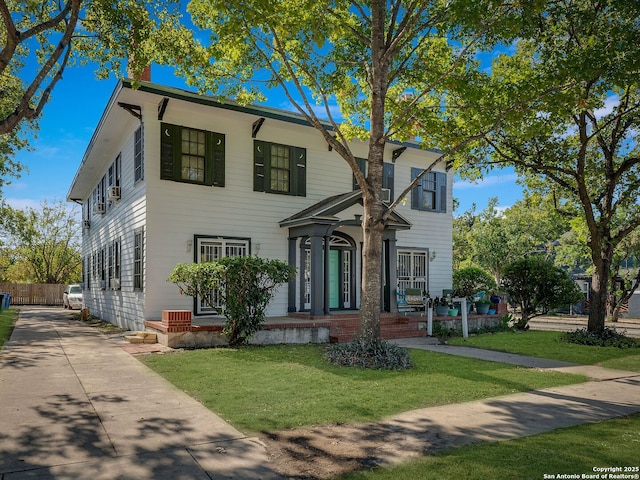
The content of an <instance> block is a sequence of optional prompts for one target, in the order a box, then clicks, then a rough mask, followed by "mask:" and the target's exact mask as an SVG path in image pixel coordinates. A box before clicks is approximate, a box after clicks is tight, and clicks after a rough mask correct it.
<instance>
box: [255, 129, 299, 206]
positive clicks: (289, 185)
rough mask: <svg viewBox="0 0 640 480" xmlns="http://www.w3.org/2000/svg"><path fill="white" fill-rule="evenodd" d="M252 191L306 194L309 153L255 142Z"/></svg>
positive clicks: (287, 146)
mask: <svg viewBox="0 0 640 480" xmlns="http://www.w3.org/2000/svg"><path fill="white" fill-rule="evenodd" d="M253 163H254V166H253V190H254V191H256V192H267V193H280V194H284V195H297V196H300V197H305V196H306V195H307V151H306V149H304V148H300V147H292V146H289V145H281V144H278V143H270V142H263V141H260V140H255V141H254V143H253Z"/></svg>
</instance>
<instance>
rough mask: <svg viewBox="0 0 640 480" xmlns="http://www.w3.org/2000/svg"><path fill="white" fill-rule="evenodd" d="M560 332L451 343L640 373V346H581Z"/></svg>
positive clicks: (510, 334) (478, 337)
mask: <svg viewBox="0 0 640 480" xmlns="http://www.w3.org/2000/svg"><path fill="white" fill-rule="evenodd" d="M560 335H561V333H560V332H542V331H531V330H529V331H527V332H501V333H493V334H491V333H489V334H483V335H472V336H470V337H469V338H467V339H464V338H462V337H453V338H449V339H447V343H448V344H449V345H464V346H468V347H476V348H486V349H488V350H497V351H500V352H509V353H518V354H521V355H530V356H532V357H541V358H550V359H555V360H563V361H565V362H572V363H579V364H581V365H596V364H597V365H601V366H603V367H609V368H618V369H621V370H630V371H634V372H640V349H621V348H615V347H592V346H587V345H577V344H573V343H566V342H563V341H561V340H560Z"/></svg>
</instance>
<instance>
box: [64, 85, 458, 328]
mask: <svg viewBox="0 0 640 480" xmlns="http://www.w3.org/2000/svg"><path fill="white" fill-rule="evenodd" d="M351 148H352V150H353V151H354V153H355V154H356V156H358V157H362V158H366V156H367V150H368V149H367V143H366V142H359V141H354V142H353V144H352V145H351ZM435 158H437V152H433V151H425V150H420V149H419V148H418V145H417V144H416V143H413V142H410V143H405V144H391V143H390V144H388V145H387V148H386V152H385V170H384V172H385V178H384V186H385V188H387V189H388V195H389V197H390V199H393V198H394V195H395V194H397V193H398V192H400V191H401V190H403V189H404V187H406V186H407V185H408V184H409V182H410V181H411V179H412V178H415V175H417V173H419V172H420V171H421V169H422V168H424V167H426V166H427V165H428V164H430V163H431V162H432V161H433V160H434V159H435ZM359 162H360V164H361V167H362V168H363V169H366V161H364V160H359ZM451 187H452V174H451V173H447V172H446V171H445V168H444V164H438V165H437V167H436V168H435V169H434V171H433V172H431V173H429V174H427V175H425V176H424V177H423V180H422V181H421V184H420V186H419V187H418V188H416V189H414V190H413V192H412V194H411V195H410V196H408V198H407V202H406V203H405V204H403V205H400V206H399V207H398V208H397V210H396V212H395V213H394V214H393V215H392V216H391V219H390V221H389V222H388V223H387V226H386V231H385V241H384V262H383V263H384V265H383V268H384V279H385V288H384V290H383V291H382V292H381V295H382V298H383V300H384V308H385V310H391V311H394V310H395V307H396V305H395V294H394V292H395V290H396V286H399V288H400V289H404V288H406V287H408V286H411V287H419V288H421V289H423V290H429V291H430V292H431V294H432V296H436V295H441V292H442V290H443V289H445V288H450V287H451V262H452V207H453V201H452V193H451ZM68 200H69V201H73V202H76V203H78V204H81V205H82V212H83V225H84V228H83V236H82V239H83V241H82V255H83V262H84V263H83V265H84V268H83V272H84V273H83V284H84V289H85V290H84V302H85V306H86V307H87V308H89V310H90V312H91V313H92V314H93V315H96V316H99V317H100V318H102V319H104V320H107V321H109V322H112V323H114V324H117V325H120V326H123V327H126V328H129V329H134V330H135V329H143V322H144V320H158V319H159V318H160V316H161V312H162V310H169V309H171V310H173V309H182V310H185V309H186V310H190V311H192V312H193V315H194V317H197V316H198V315H215V314H216V311H215V310H211V309H210V308H209V307H208V306H207V305H206V304H205V303H204V302H201V301H200V300H195V301H194V299H192V298H190V297H187V296H181V295H180V294H179V291H178V288H177V286H176V285H174V284H172V283H170V282H167V277H168V276H169V274H170V273H171V271H172V270H173V268H174V267H175V265H176V264H178V263H183V262H205V261H211V260H215V259H218V258H221V257H224V256H233V255H246V254H254V255H259V256H261V257H266V258H277V259H281V260H284V261H288V262H289V263H290V264H293V265H295V266H296V267H297V270H298V274H297V277H296V279H295V280H293V281H291V282H290V283H289V284H288V285H285V286H283V287H281V288H280V289H279V290H278V293H277V295H276V297H275V298H274V300H273V301H272V303H271V304H270V306H269V309H268V316H285V315H287V313H288V312H300V311H307V312H309V313H310V315H311V316H320V315H325V314H329V313H330V311H331V310H348V309H357V308H358V307H359V304H360V275H361V252H362V248H361V245H362V230H361V226H360V218H361V216H362V205H361V197H360V192H359V191H358V190H357V189H355V190H354V179H353V175H352V173H351V170H350V168H349V166H348V165H347V163H346V162H345V161H344V160H343V159H342V158H341V157H340V156H339V155H338V154H337V153H336V152H335V151H331V150H330V149H329V148H328V147H327V144H326V142H325V141H324V140H323V138H322V137H321V135H320V134H319V133H318V132H317V131H316V130H315V129H314V128H312V127H311V126H309V125H308V123H307V122H306V121H305V120H304V118H302V117H301V116H299V115H295V114H292V113H290V112H286V111H282V110H277V109H273V108H268V107H262V106H241V105H237V104H235V103H232V102H225V103H219V102H217V101H215V100H214V99H213V98H211V97H206V96H202V95H197V94H195V93H192V92H188V91H184V90H180V89H175V88H169V87H164V86H160V85H156V84H152V83H149V82H141V83H140V85H139V88H138V89H133V88H132V85H131V82H130V81H128V80H125V81H121V82H119V83H118V85H117V86H116V88H115V90H114V92H113V94H112V96H111V98H110V100H109V103H108V104H107V106H106V109H105V111H104V113H103V115H102V118H101V119H100V122H99V124H98V126H97V128H96V131H95V133H94V135H93V138H92V139H91V142H90V144H89V146H88V148H87V151H86V153H85V155H84V158H83V159H82V163H81V164H80V167H79V168H78V171H77V173H76V176H75V178H74V180H73V184H72V185H71V188H70V190H69V193H68ZM325 265H326V267H325ZM325 271H326V272H327V274H326V275H325ZM214 295H215V292H214Z"/></svg>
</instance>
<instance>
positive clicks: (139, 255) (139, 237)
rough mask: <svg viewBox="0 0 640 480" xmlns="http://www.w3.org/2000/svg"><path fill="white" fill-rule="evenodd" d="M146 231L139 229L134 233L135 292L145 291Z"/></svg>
mask: <svg viewBox="0 0 640 480" xmlns="http://www.w3.org/2000/svg"><path fill="white" fill-rule="evenodd" d="M143 262H144V229H142V228H137V229H136V230H135V231H134V233H133V291H134V292H141V291H142V290H143V286H144V284H143V280H144V277H143V274H144V270H143V265H144V263H143Z"/></svg>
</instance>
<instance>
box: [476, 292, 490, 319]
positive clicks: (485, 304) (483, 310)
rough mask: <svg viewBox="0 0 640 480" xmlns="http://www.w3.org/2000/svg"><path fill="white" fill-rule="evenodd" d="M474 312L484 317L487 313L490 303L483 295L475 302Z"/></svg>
mask: <svg viewBox="0 0 640 480" xmlns="http://www.w3.org/2000/svg"><path fill="white" fill-rule="evenodd" d="M475 306H476V312H478V315H486V314H487V313H488V312H489V307H490V306H491V301H490V300H489V299H488V298H487V296H486V295H485V294H482V296H480V297H479V298H478V299H476V302H475Z"/></svg>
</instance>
